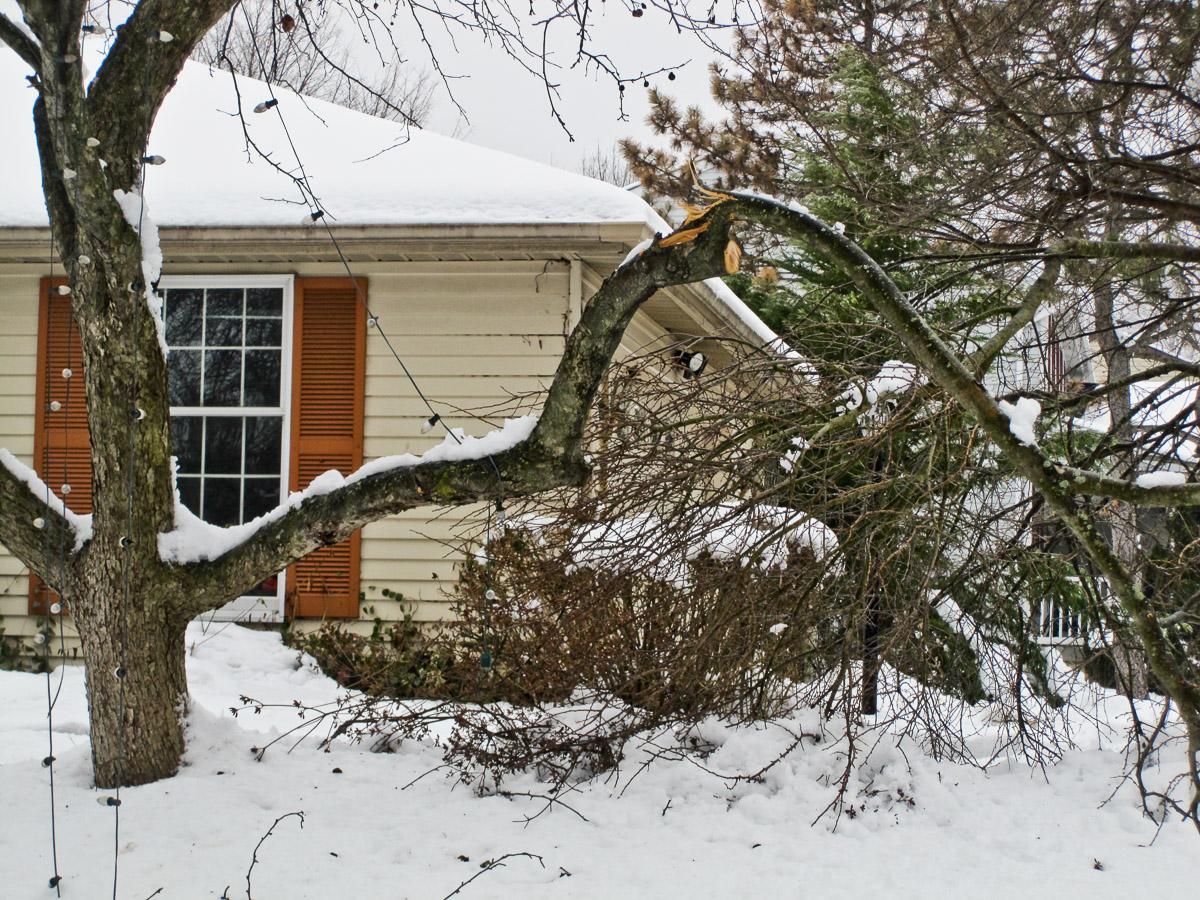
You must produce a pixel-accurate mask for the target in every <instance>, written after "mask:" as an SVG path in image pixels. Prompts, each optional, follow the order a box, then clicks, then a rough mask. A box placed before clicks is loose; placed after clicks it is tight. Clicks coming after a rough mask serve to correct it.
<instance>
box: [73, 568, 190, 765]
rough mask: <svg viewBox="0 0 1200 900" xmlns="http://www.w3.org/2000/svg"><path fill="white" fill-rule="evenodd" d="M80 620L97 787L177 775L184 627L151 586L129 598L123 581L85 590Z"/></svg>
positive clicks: (86, 586)
mask: <svg viewBox="0 0 1200 900" xmlns="http://www.w3.org/2000/svg"><path fill="white" fill-rule="evenodd" d="M81 590H82V591H85V592H86V593H87V597H88V599H87V602H86V604H83V605H82V606H81V607H80V608H81V610H84V611H86V613H85V615H84V616H82V617H78V616H77V618H78V619H79V621H78V625H79V635H80V639H81V641H82V644H83V656H84V659H85V661H86V664H87V687H88V713H89V719H90V724H91V735H92V765H93V773H94V776H95V779H96V786H97V787H102V788H111V787H117V786H124V785H135V784H146V783H147V782H151V781H156V780H158V779H160V778H166V777H167V776H169V775H172V774H174V773H175V771H176V769H178V767H179V761H180V759H181V757H182V756H183V716H184V714H185V713H186V711H187V705H188V694H187V679H186V675H185V672H184V657H185V646H184V639H183V636H184V629H185V628H186V624H185V623H183V622H180V621H178V620H175V619H173V618H172V617H171V616H170V615H169V613H168V610H169V609H170V608H171V606H170V604H169V603H168V602H166V598H164V597H162V596H156V595H155V594H154V592H153V587H152V586H150V585H147V586H145V587H144V588H143V587H141V586H139V589H138V590H136V591H132V590H131V591H130V595H129V596H128V597H126V596H125V590H124V584H123V580H122V579H120V578H118V579H117V580H116V581H115V582H114V580H113V579H111V578H110V579H108V580H106V581H105V582H103V583H97V582H93V583H88V582H86V581H85V583H84V584H83V585H81Z"/></svg>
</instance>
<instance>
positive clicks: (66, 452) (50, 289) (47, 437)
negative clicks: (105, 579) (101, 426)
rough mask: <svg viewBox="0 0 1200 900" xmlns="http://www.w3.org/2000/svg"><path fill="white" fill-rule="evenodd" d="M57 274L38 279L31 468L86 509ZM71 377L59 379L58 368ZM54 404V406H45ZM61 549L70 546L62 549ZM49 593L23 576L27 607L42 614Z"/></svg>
mask: <svg viewBox="0 0 1200 900" xmlns="http://www.w3.org/2000/svg"><path fill="white" fill-rule="evenodd" d="M61 284H66V280H65V279H62V278H53V279H51V278H43V279H42V281H41V286H40V288H39V294H40V297H39V300H38V346H37V381H36V388H35V391H36V396H35V398H34V402H35V411H34V432H33V459H34V469H35V470H36V471H37V473H38V475H39V476H41V478H42V480H43V481H45V482H46V484H48V485H50V487H51V489H52V490H54V492H55V493H57V494H58V495H59V496H60V497H62V496H64V494H63V485H64V484H69V485H70V486H71V491H70V493H69V494H67V495H66V497H65V499H66V501H67V506H68V507H70V508H71V509H72V510H73V511H75V512H77V513H90V512H91V511H92V451H91V442H90V441H89V439H88V423H87V398H86V397H85V396H84V388H83V349H82V346H81V344H80V341H79V331H78V329H77V328H76V327H75V322H74V320H72V318H71V298H70V297H64V296H61V295H60V294H59V293H58V286H59V285H61ZM65 369H70V370H71V377H70V378H64V377H63V370H65ZM55 403H57V404H58V406H59V408H58V409H51V405H52V404H55ZM65 549H66V550H67V551H69V550H70V548H65ZM53 596H54V595H53V594H52V593H51V592H50V591H49V590H48V589H47V587H46V585H45V584H44V583H43V582H42V580H41V579H40V578H38V577H37V576H35V575H31V576H30V578H29V612H30V614H32V615H46V613H47V612H48V611H49V606H50V602H51V600H52V599H53Z"/></svg>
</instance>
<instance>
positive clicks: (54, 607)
mask: <svg viewBox="0 0 1200 900" xmlns="http://www.w3.org/2000/svg"><path fill="white" fill-rule="evenodd" d="M60 612H62V604H61V603H59V602H58V601H57V600H55V601H54V602H53V603H51V604H50V614H51V615H54V616H57V615H58V614H59V613H60Z"/></svg>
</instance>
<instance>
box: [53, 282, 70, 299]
mask: <svg viewBox="0 0 1200 900" xmlns="http://www.w3.org/2000/svg"><path fill="white" fill-rule="evenodd" d="M55 290H57V291H58V296H60V297H67V296H69V295H70V293H71V286H70V285H69V284H60V285H59V286H58V287H57V288H56V289H55Z"/></svg>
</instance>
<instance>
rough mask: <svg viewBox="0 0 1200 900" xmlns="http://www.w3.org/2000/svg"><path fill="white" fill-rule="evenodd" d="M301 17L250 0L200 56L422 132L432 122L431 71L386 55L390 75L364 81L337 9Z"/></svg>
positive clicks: (209, 38)
mask: <svg viewBox="0 0 1200 900" xmlns="http://www.w3.org/2000/svg"><path fill="white" fill-rule="evenodd" d="M297 12H298V13H299V14H300V15H299V19H297V18H296V17H294V16H292V15H291V14H289V13H283V14H282V15H280V7H279V4H278V3H275V2H272V0H254V2H243V3H241V4H240V5H239V7H238V8H236V9H234V10H233V11H232V12H230V13H229V14H228V15H227V16H226V17H225V19H223V20H222V21H221V22H218V23H217V25H216V27H214V28H213V29H212V30H211V31H210V32H209V33H208V34H207V35H205V37H204V39H203V40H201V41H200V43H199V44H198V45H197V47H196V50H195V52H194V53H193V58H195V59H198V60H200V61H201V62H205V63H208V64H209V65H210V66H213V67H214V68H222V69H232V70H233V71H234V72H237V73H238V74H239V75H245V76H247V77H249V78H261V79H263V80H264V81H269V82H271V83H272V84H281V85H283V86H284V87H287V88H290V89H291V90H293V91H295V92H296V93H297V94H304V95H305V96H309V97H316V98H318V99H320V100H328V101H329V102H331V103H336V104H338V105H339V106H345V107H347V108H348V109H353V110H356V111H357V112H361V113H366V114H367V115H371V116H378V117H379V118H382V119H392V120H394V121H397V122H405V123H407V124H410V125H418V126H419V125H422V124H423V123H424V122H425V119H426V118H427V117H428V115H429V111H430V109H431V108H432V106H433V95H434V89H435V82H434V80H433V78H432V77H431V76H430V74H429V72H428V71H425V70H418V71H414V70H413V69H412V68H411V67H410V66H409V65H408V64H406V63H405V62H403V61H402V60H401V59H399V57H398V56H397V57H395V58H392V59H386V58H384V57H382V55H380V59H381V61H382V62H383V71H382V72H381V73H380V74H379V75H378V76H377V77H375V78H373V79H367V78H365V77H364V78H359V77H358V76H356V75H355V74H353V73H354V72H355V71H356V69H357V68H358V67H357V66H355V65H354V63H353V61H352V60H351V52H350V47H349V45H348V44H347V42H346V39H345V37H344V36H343V34H342V30H341V29H340V28H339V27H338V24H337V21H336V15H337V13H339V12H340V10H339V9H338V7H336V6H318V7H316V8H314V9H304V10H303V11H301V10H300V9H297Z"/></svg>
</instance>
